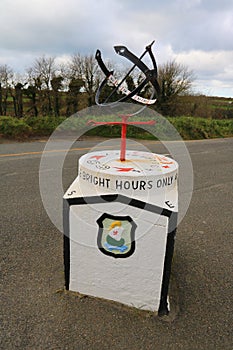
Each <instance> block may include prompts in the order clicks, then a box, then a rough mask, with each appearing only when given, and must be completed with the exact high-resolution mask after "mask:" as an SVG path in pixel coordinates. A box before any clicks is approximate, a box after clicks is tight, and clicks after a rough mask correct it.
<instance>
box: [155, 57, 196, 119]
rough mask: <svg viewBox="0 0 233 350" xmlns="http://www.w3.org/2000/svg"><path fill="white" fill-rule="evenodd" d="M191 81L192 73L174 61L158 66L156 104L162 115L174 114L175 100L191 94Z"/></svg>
mask: <svg viewBox="0 0 233 350" xmlns="http://www.w3.org/2000/svg"><path fill="white" fill-rule="evenodd" d="M193 80H194V75H193V72H192V71H190V70H189V69H188V67H186V66H184V65H182V64H179V63H177V62H175V61H171V62H168V63H166V64H164V65H162V66H160V68H159V70H158V81H159V85H160V88H161V94H160V98H159V102H158V104H159V108H160V110H161V112H162V113H164V114H166V115H168V114H170V115H171V114H173V113H175V102H176V98H177V97H178V96H182V95H187V94H189V93H190V92H191V86H192V83H193Z"/></svg>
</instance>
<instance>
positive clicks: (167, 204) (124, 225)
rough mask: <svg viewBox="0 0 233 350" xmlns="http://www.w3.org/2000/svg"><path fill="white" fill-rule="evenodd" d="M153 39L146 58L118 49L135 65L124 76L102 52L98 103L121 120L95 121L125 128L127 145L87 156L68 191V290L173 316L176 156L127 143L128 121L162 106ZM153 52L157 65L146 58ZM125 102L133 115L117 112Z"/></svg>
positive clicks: (140, 122) (139, 122)
mask: <svg viewBox="0 0 233 350" xmlns="http://www.w3.org/2000/svg"><path fill="white" fill-rule="evenodd" d="M153 43H154V42H152V43H151V44H150V45H148V46H146V48H145V50H144V52H143V53H142V54H141V56H140V57H137V56H136V55H135V54H134V53H132V52H131V51H130V50H129V49H128V48H127V47H125V46H119V45H118V46H115V47H114V49H115V52H116V54H118V55H120V56H122V58H124V59H126V60H128V61H130V62H131V64H132V67H131V68H130V69H129V71H128V72H127V73H126V74H125V75H124V76H123V77H122V78H120V79H118V78H117V77H116V74H115V73H114V71H112V70H109V69H108V68H107V65H106V64H105V63H104V61H103V59H102V54H101V52H100V50H97V51H96V60H97V62H98V64H99V66H100V69H101V70H102V72H103V74H104V78H103V81H102V82H101V83H100V85H99V88H98V91H97V93H96V104H97V106H99V107H100V109H102V108H105V107H106V108H107V107H108V108H110V109H111V110H112V114H113V118H112V120H111V121H99V120H95V118H93V119H91V120H89V122H88V124H90V125H92V126H96V127H101V126H102V125H113V126H114V125H120V126H121V145H120V149H110V150H109V149H106V150H105V149H103V150H98V151H97V150H94V151H91V152H89V153H86V154H84V155H83V156H82V157H80V158H79V165H78V176H77V177H76V179H75V180H74V182H73V183H72V184H71V186H70V187H69V188H68V190H67V192H66V193H65V195H64V234H65V236H64V237H65V238H64V240H65V241H64V257H65V284H66V289H68V290H72V291H75V292H78V293H81V294H84V295H90V296H94V297H98V298H103V299H108V300H113V301H115V302H120V303H123V304H126V305H129V306H133V307H136V308H138V309H144V310H150V311H153V312H158V313H159V314H160V315H164V314H165V315H167V314H168V313H169V309H170V307H169V303H168V286H169V277H170V271H171V261H172V255H173V247H174V236H175V232H176V223H177V213H178V192H177V182H178V164H177V162H176V161H175V160H174V159H172V158H170V157H169V156H168V155H164V154H156V153H152V152H147V151H143V152H142V151H139V150H135V149H127V147H126V138H127V126H128V125H135V126H138V127H140V126H143V125H154V124H155V121H154V120H151V119H150V120H140V113H141V112H142V110H144V109H145V111H146V107H148V106H151V105H153V104H154V103H156V100H157V98H158V96H159V92H160V88H159V84H158V81H157V65H156V60H155V57H154V54H153V52H152V46H153ZM146 55H148V56H149V59H150V61H151V62H150V67H149V66H148V65H147V64H146V63H144V62H143V58H144V57H145V56H146ZM134 69H137V71H138V72H139V75H140V79H135V76H134V75H132V79H131V80H129V77H130V76H131V74H133V71H134ZM129 81H131V83H132V82H133V84H131V88H130V84H129ZM136 81H138V82H136ZM125 102H131V103H127V104H126V105H127V108H128V113H127V108H126V111H125V113H117V112H116V110H117V108H118V107H119V106H121V104H122V103H125ZM132 105H134V108H133V112H132V108H131V107H132ZM133 116H134V117H135V118H134V119H133V120H132V117H133ZM137 118H138V120H137ZM135 119H136V120H135ZM143 119H144V118H143Z"/></svg>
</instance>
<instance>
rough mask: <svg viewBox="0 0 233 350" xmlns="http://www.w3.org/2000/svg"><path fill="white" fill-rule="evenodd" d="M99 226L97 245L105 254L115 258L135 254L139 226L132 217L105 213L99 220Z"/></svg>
mask: <svg viewBox="0 0 233 350" xmlns="http://www.w3.org/2000/svg"><path fill="white" fill-rule="evenodd" d="M97 224H98V225H99V231H98V237H97V245H98V248H99V250H100V251H101V252H102V253H103V254H106V255H110V256H112V257H114V258H127V257H129V256H130V255H132V254H133V253H134V251H135V230H136V227H137V225H136V224H135V222H134V221H133V220H132V218H131V217H130V216H114V215H110V214H106V213H104V214H103V215H101V217H100V218H99V219H98V220H97Z"/></svg>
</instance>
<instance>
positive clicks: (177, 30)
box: [0, 0, 233, 97]
mask: <svg viewBox="0 0 233 350" xmlns="http://www.w3.org/2000/svg"><path fill="white" fill-rule="evenodd" d="M232 38H233V0H140V1H139V0H0V64H8V65H9V66H11V67H12V68H13V69H14V71H18V72H23V71H24V70H25V69H26V68H27V67H29V66H30V65H32V62H33V60H34V58H35V57H39V56H41V55H43V54H45V55H48V56H56V57H57V58H58V59H59V61H62V60H66V58H67V57H69V56H70V55H72V54H74V53H78V52H79V53H81V54H92V53H95V51H96V49H97V48H98V49H100V50H101V51H102V55H103V56H104V58H105V59H107V58H110V59H111V60H114V59H115V60H116V62H118V60H119V58H120V59H121V60H123V58H122V57H115V56H116V55H115V54H114V51H113V46H114V45H125V46H127V47H128V48H129V49H130V50H131V51H133V52H134V53H135V54H137V55H140V54H141V53H142V51H143V50H144V48H145V46H146V45H148V44H149V43H150V42H151V41H152V40H155V44H154V46H153V50H154V53H155V55H156V59H157V63H158V65H160V64H163V63H165V62H167V61H170V60H173V59H175V60H176V61H177V62H180V63H183V64H185V65H186V66H188V67H189V68H190V70H193V71H194V74H195V76H196V80H195V89H196V91H198V92H201V93H204V94H206V95H216V96H226V97H233V39H232Z"/></svg>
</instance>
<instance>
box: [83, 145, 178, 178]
mask: <svg viewBox="0 0 233 350" xmlns="http://www.w3.org/2000/svg"><path fill="white" fill-rule="evenodd" d="M80 165H82V166H84V167H85V168H88V169H90V170H94V169H96V171H98V172H99V173H101V172H103V173H105V172H106V173H108V174H112V175H113V174H114V175H117V174H119V175H123V174H125V175H127V174H128V175H133V176H135V177H137V176H142V175H143V176H147V175H151V174H152V173H154V174H156V173H157V174H166V173H170V172H171V171H174V170H176V169H177V168H178V164H177V163H176V161H174V160H173V159H171V158H168V157H166V156H163V155H157V154H154V153H150V152H137V151H127V152H126V160H125V161H120V153H119V151H101V152H93V153H88V154H86V155H85V156H83V157H82V158H81V160H80Z"/></svg>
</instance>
